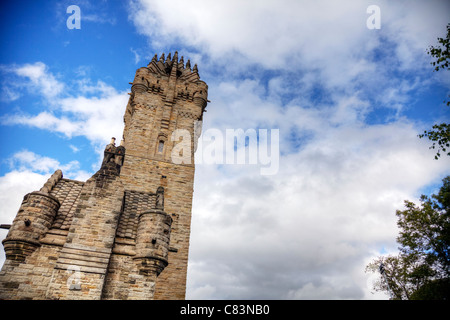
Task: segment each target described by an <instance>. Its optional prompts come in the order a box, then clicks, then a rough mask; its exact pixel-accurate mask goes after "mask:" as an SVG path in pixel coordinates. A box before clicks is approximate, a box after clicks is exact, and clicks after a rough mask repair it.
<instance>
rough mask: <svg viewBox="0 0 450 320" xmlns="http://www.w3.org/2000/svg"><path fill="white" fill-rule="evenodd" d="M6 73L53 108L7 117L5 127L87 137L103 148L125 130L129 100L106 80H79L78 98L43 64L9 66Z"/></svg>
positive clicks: (4, 120)
mask: <svg viewBox="0 0 450 320" xmlns="http://www.w3.org/2000/svg"><path fill="white" fill-rule="evenodd" d="M3 71H4V72H9V73H14V74H15V75H17V76H19V79H17V80H16V81H15V86H22V87H27V86H29V85H31V86H33V87H34V88H35V89H36V91H35V92H34V93H37V94H40V95H42V96H43V97H44V98H45V101H46V102H47V103H48V105H50V106H51V107H50V108H49V109H48V110H45V111H42V112H40V113H38V114H36V115H33V114H26V113H24V112H21V113H12V114H6V115H4V116H3V117H2V118H1V121H2V124H4V125H16V124H21V125H27V126H31V127H36V128H40V129H44V130H49V131H52V132H58V133H62V134H64V135H65V136H67V137H69V138H71V137H74V136H85V137H86V138H88V139H89V140H90V141H91V142H92V143H94V144H96V145H99V144H100V145H103V144H104V143H105V141H109V139H110V138H111V137H112V136H117V135H119V134H120V133H121V132H122V131H123V120H122V117H123V112H124V110H125V106H126V104H127V101H128V96H127V94H126V93H125V92H118V91H117V90H116V89H115V88H113V87H111V86H109V85H108V84H106V83H104V82H103V81H98V82H97V83H95V84H92V83H91V81H90V80H89V79H88V78H83V79H81V80H78V81H76V84H75V88H72V89H73V91H74V92H76V94H75V95H68V94H67V93H64V92H63V90H62V89H63V88H64V87H67V85H66V84H64V83H62V82H60V81H58V80H56V77H55V76H54V75H53V74H52V73H51V72H50V71H49V68H48V67H47V66H46V65H45V64H43V63H42V62H36V63H34V64H27V65H24V66H9V67H4V68H3Z"/></svg>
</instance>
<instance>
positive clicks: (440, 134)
mask: <svg viewBox="0 0 450 320" xmlns="http://www.w3.org/2000/svg"><path fill="white" fill-rule="evenodd" d="M438 43H439V45H440V46H436V47H434V46H430V48H429V49H428V51H427V53H428V54H429V55H431V56H432V57H434V58H435V59H436V60H435V61H433V62H431V64H432V65H433V67H434V71H439V70H442V69H444V70H450V67H449V63H450V24H448V25H447V38H438ZM449 97H450V96H449ZM444 103H446V104H447V106H450V100H449V101H447V102H445V101H444ZM418 136H419V138H423V137H427V138H428V139H429V140H431V141H432V142H433V145H432V146H431V147H430V149H436V147H437V152H436V155H435V156H434V158H435V159H436V160H437V159H439V157H440V156H441V150H442V152H447V155H448V156H450V150H449V148H450V125H449V124H448V123H441V124H435V125H434V126H433V129H432V130H428V131H427V130H425V131H424V133H423V134H419V135H418Z"/></svg>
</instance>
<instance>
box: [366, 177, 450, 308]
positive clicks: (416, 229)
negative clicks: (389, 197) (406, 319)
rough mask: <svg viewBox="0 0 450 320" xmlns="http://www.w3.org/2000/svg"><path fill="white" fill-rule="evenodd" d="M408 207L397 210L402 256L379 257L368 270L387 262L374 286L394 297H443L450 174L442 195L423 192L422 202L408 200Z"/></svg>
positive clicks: (449, 269) (449, 266) (449, 258)
mask: <svg viewBox="0 0 450 320" xmlns="http://www.w3.org/2000/svg"><path fill="white" fill-rule="evenodd" d="M405 207H406V208H405V210H397V212H396V215H397V217H398V221H397V225H398V227H399V229H400V232H399V236H398V237H397V242H398V243H399V244H400V247H399V250H400V253H399V255H398V256H387V257H379V258H377V259H376V260H374V261H373V262H371V263H370V264H369V265H368V266H367V267H366V272H376V271H377V269H378V267H379V266H380V264H381V263H383V264H384V274H383V275H382V277H381V279H380V281H378V282H377V283H375V284H374V289H375V290H376V291H385V292H389V293H390V294H391V298H392V299H398V300H404V299H412V298H414V299H422V298H423V299H425V298H426V299H441V298H442V297H443V296H445V292H448V288H442V287H443V286H445V284H448V283H449V282H448V279H450V252H449V250H450V176H448V177H446V178H444V179H443V185H442V187H441V188H440V190H439V192H438V194H436V195H432V196H431V197H427V196H424V195H422V197H421V198H420V204H419V205H416V204H414V203H413V202H411V201H405ZM438 280H439V281H438ZM441 280H442V281H441ZM444 289H445V290H444ZM446 290H447V291H446ZM433 292H435V295H434V296H433Z"/></svg>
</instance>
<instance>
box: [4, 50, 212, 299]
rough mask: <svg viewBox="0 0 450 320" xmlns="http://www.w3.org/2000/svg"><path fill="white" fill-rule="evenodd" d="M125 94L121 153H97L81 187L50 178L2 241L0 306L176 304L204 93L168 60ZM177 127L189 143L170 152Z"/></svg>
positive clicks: (191, 74)
mask: <svg viewBox="0 0 450 320" xmlns="http://www.w3.org/2000/svg"><path fill="white" fill-rule="evenodd" d="M131 91H132V93H131V96H130V100H129V102H128V105H127V107H126V112H125V115H124V121H125V129H124V133H123V138H124V145H123V146H122V145H121V146H119V147H116V146H115V142H114V140H115V139H113V140H112V141H111V143H110V144H109V145H107V147H106V148H105V154H104V161H103V163H102V167H101V168H100V170H99V171H98V172H97V173H96V174H95V175H94V176H92V178H90V179H89V180H88V181H86V182H85V183H81V182H73V181H69V180H67V179H62V173H61V171H59V170H58V171H57V172H55V174H54V175H52V177H51V178H50V179H49V180H48V182H47V183H46V184H45V185H44V187H43V188H42V189H41V190H40V191H38V192H33V193H31V194H29V195H27V197H26V198H25V200H24V202H23V204H22V206H21V208H20V210H19V212H18V214H17V217H16V219H15V220H14V222H13V224H12V226H11V229H10V232H9V233H8V236H7V237H6V239H5V241H4V242H3V243H4V247H5V250H6V255H7V260H6V261H5V264H4V266H3V268H2V270H1V272H0V299H89V300H94V299H184V298H185V291H186V274H187V263H188V254H189V237H190V225H191V211H192V196H193V186H194V171H195V167H194V145H195V139H196V137H194V123H195V121H197V120H201V119H202V116H203V112H204V108H205V107H206V102H207V85H206V83H204V82H203V81H201V80H200V78H199V75H198V72H197V67H196V66H194V68H193V69H192V70H191V66H190V62H189V61H188V62H187V63H186V66H185V65H184V61H183V58H181V59H180V60H178V55H177V53H175V55H174V57H173V59H172V58H169V57H168V59H165V58H164V56H162V57H161V58H160V59H159V60H157V58H156V56H155V58H153V60H152V61H151V62H150V63H149V65H148V66H147V67H144V68H140V69H138V70H137V71H136V76H135V79H134V81H133V83H132V87H131ZM180 129H182V130H183V133H186V132H187V133H188V136H187V137H186V136H183V139H189V141H184V143H183V145H184V146H185V147H183V148H182V150H180V148H178V149H173V148H174V147H179V145H177V144H178V143H180V141H181V139H180V140H175V141H172V140H173V139H172V134H173V133H174V132H175V131H176V130H180ZM186 142H187V144H186ZM172 150H177V154H178V156H181V155H182V156H183V159H184V160H183V162H182V163H180V162H179V161H174V158H173V157H172ZM58 199H60V200H61V201H59V200H58ZM63 200H64V201H63ZM60 202H61V203H60Z"/></svg>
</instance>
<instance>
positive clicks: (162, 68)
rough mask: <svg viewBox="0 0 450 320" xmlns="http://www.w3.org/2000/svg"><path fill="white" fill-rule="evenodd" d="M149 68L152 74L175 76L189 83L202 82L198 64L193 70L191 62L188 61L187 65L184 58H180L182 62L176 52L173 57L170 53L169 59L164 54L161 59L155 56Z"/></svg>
mask: <svg viewBox="0 0 450 320" xmlns="http://www.w3.org/2000/svg"><path fill="white" fill-rule="evenodd" d="M147 68H148V69H150V71H151V72H152V73H155V74H159V75H162V76H171V75H175V76H176V77H177V78H179V79H180V80H185V81H189V82H196V81H198V80H200V76H199V74H198V67H197V64H195V65H194V67H193V68H192V69H191V61H190V60H189V59H188V60H187V62H186V65H185V64H184V57H183V56H182V57H181V58H180V60H178V52H177V51H175V53H174V55H173V57H172V54H171V53H169V54H168V55H167V58H166V57H165V54H164V53H163V54H161V56H160V57H159V59H158V55H157V54H155V56H154V57H153V59H152V61H150V63H149V64H148V65H147Z"/></svg>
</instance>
